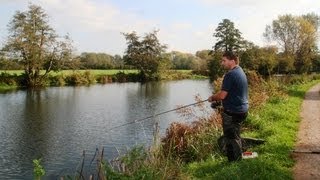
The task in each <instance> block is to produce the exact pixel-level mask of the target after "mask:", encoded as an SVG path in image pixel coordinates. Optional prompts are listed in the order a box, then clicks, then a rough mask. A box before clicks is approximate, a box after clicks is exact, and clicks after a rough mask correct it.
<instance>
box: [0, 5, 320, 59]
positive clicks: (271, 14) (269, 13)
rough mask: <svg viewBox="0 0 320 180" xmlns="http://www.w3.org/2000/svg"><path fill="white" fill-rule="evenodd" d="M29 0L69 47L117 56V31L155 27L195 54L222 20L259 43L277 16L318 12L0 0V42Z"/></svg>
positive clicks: (177, 47)
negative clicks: (70, 42)
mask: <svg viewBox="0 0 320 180" xmlns="http://www.w3.org/2000/svg"><path fill="white" fill-rule="evenodd" d="M29 3H32V4H35V5H39V6H41V7H42V8H43V9H44V11H45V12H46V13H47V14H48V15H49V24H50V25H51V27H52V28H53V29H55V30H56V32H57V34H59V35H61V36H63V35H66V34H69V35H70V37H71V39H72V40H73V46H74V48H75V52H78V53H81V52H102V53H107V54H110V55H116V54H119V55H123V54H124V52H125V50H126V48H127V45H126V41H125V38H124V35H123V34H122V33H130V32H133V31H135V32H137V34H138V35H139V36H141V37H143V36H144V35H145V34H146V33H150V32H152V31H153V30H159V32H158V39H159V41H160V43H161V44H166V45H167V46H168V49H167V51H168V52H170V51H180V52H185V53H192V54H195V53H196V51H199V50H204V49H212V46H214V44H215V42H216V39H215V38H214V37H213V33H214V32H215V29H216V28H217V26H218V24H219V23H220V22H222V20H223V19H229V20H231V21H232V22H234V24H235V27H236V28H237V29H239V30H240V32H241V33H242V37H243V38H244V39H246V40H248V41H251V42H253V43H254V44H256V45H258V46H265V45H267V43H268V42H266V41H265V40H264V38H263V35H262V34H263V32H264V30H265V27H266V25H270V24H271V23H272V21H273V20H276V19H277V18H278V16H279V15H285V14H292V15H302V14H307V13H311V12H314V13H317V14H318V15H320V14H319V13H320V1H319V0H268V1H259V0H29V1H27V0H0V46H1V47H2V46H3V44H4V43H5V41H6V38H7V36H8V33H9V32H8V28H7V25H8V24H9V22H10V21H11V20H12V17H13V15H14V14H15V12H16V11H26V10H28V5H29Z"/></svg>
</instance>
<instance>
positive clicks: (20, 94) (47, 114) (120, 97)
mask: <svg viewBox="0 0 320 180" xmlns="http://www.w3.org/2000/svg"><path fill="white" fill-rule="evenodd" d="M211 93H212V85H211V84H210V82H209V80H181V81H166V82H149V83H144V84H141V83H113V84H105V85H93V86H89V87H86V86H81V87H50V88H46V89H42V90H18V91H14V92H8V93H5V94H0V179H32V178H33V174H32V173H33V165H32V160H33V159H39V158H41V164H42V165H43V167H44V169H45V171H46V177H47V178H48V179H51V178H56V177H57V176H58V175H59V174H60V175H63V174H70V175H73V174H72V173H75V171H76V168H77V166H78V165H79V162H81V159H82V153H83V151H84V150H85V152H86V155H87V157H93V154H94V153H95V150H96V148H99V149H102V147H104V154H105V159H109V160H110V159H112V158H114V157H115V156H118V155H119V154H121V153H122V152H125V150H126V149H130V147H133V146H134V145H140V144H142V145H150V144H151V143H152V138H153V132H154V125H155V122H156V121H157V122H159V127H160V134H161V135H163V134H164V133H165V129H166V128H167V127H168V126H169V124H170V123H171V122H174V121H188V120H184V119H183V118H181V117H180V116H179V114H177V113H176V112H170V113H166V114H163V115H160V116H157V117H154V118H150V119H146V120H145V121H142V122H140V123H132V124H128V125H124V126H121V127H119V128H116V129H112V130H109V129H110V128H113V127H115V126H119V125H122V124H127V123H130V122H133V121H135V120H138V119H141V118H144V117H148V116H152V115H154V114H157V113H161V112H163V111H167V110H171V109H174V108H177V105H187V104H191V103H194V102H195V95H200V96H201V97H202V98H203V99H206V98H207V97H208V96H209V95H210V94H211ZM206 104H207V105H208V107H209V104H208V103H206Z"/></svg>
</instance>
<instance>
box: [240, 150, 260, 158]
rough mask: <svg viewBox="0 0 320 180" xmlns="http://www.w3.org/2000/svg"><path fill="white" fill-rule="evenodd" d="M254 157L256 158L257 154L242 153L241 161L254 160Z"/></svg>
mask: <svg viewBox="0 0 320 180" xmlns="http://www.w3.org/2000/svg"><path fill="white" fill-rule="evenodd" d="M256 157H258V153H257V152H250V151H246V152H243V153H242V159H250V158H256Z"/></svg>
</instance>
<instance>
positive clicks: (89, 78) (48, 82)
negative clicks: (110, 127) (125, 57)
mask: <svg viewBox="0 0 320 180" xmlns="http://www.w3.org/2000/svg"><path fill="white" fill-rule="evenodd" d="M42 73H44V72H42ZM22 74H23V71H22V70H8V71H0V84H1V85H2V86H3V87H7V88H10V87H16V86H23V84H24V80H23V79H24V77H23V76H22ZM205 78H208V77H206V76H202V75H198V74H194V73H192V71H191V70H168V71H167V72H166V73H163V74H162V75H161V76H160V78H159V79H158V80H179V79H205ZM143 79H144V78H143V77H141V75H140V74H139V72H138V71H137V70H63V71H58V72H50V73H49V74H48V76H47V78H46V79H44V81H43V86H78V85H90V84H95V83H101V84H105V83H112V82H140V81H142V80H143Z"/></svg>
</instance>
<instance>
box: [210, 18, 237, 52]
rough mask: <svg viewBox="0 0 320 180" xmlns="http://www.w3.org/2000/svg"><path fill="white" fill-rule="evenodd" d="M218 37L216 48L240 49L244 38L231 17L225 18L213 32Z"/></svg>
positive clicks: (226, 49) (225, 49)
mask: <svg viewBox="0 0 320 180" xmlns="http://www.w3.org/2000/svg"><path fill="white" fill-rule="evenodd" d="M213 36H214V37H215V38H217V40H218V41H217V42H216V44H215V45H214V50H215V51H217V50H221V51H238V50H240V49H241V46H242V41H243V38H242V37H241V32H240V31H239V30H238V29H237V28H235V27H234V23H233V22H232V21H230V20H229V19H223V20H222V22H221V23H219V25H218V27H217V28H216V30H215V33H214V34H213Z"/></svg>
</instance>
